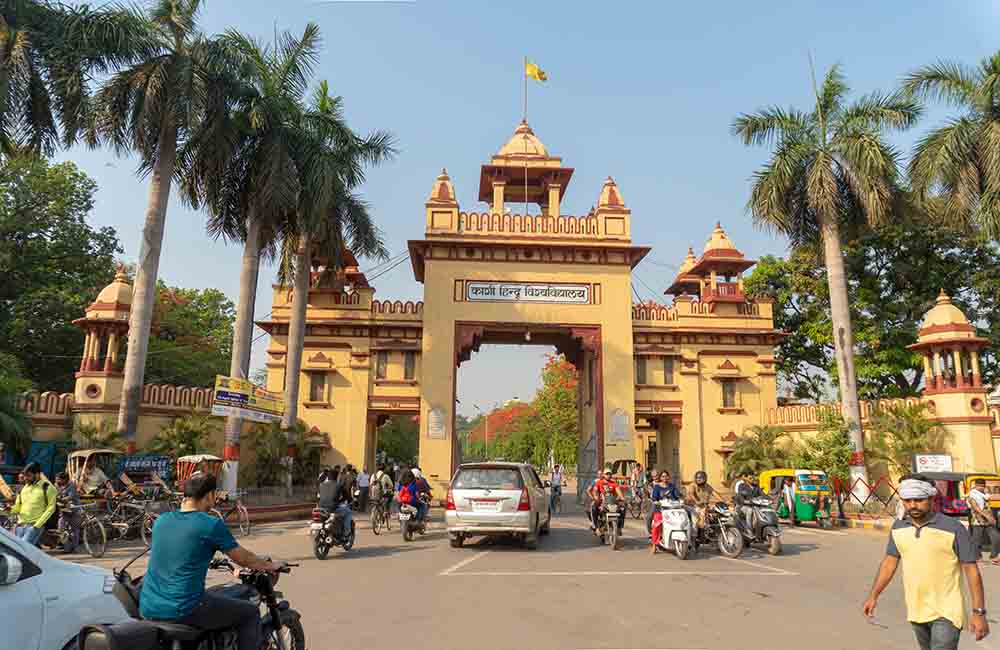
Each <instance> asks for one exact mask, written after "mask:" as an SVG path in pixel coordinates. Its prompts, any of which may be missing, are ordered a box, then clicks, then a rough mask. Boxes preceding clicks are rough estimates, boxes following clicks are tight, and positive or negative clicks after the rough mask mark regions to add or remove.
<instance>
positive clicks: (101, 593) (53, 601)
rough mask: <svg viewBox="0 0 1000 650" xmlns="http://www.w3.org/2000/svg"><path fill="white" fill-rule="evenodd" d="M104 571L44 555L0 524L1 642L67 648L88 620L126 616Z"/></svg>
mask: <svg viewBox="0 0 1000 650" xmlns="http://www.w3.org/2000/svg"><path fill="white" fill-rule="evenodd" d="M114 584H115V579H114V576H113V575H112V574H111V572H110V571H108V570H107V569H101V568H98V567H92V566H86V565H83V564H74V563H72V562H66V561H64V560H59V559H57V558H54V557H50V556H48V555H46V554H45V553H44V552H43V551H41V550H40V549H38V548H36V547H35V546H32V545H31V544H27V543H25V542H24V541H23V540H21V539H18V538H16V537H14V536H13V535H11V534H10V533H8V532H7V531H6V530H2V529H0V612H3V620H4V624H3V630H2V632H0V635H2V637H0V638H2V639H3V641H2V642H0V645H2V646H3V647H5V648H17V649H18V650H62V649H66V650H72V649H73V648H76V635H77V634H78V633H79V632H80V628H82V627H83V626H84V625H87V624H90V623H105V624H110V623H118V622H120V621H123V620H125V619H127V618H128V615H127V614H126V613H125V609H124V608H123V607H122V605H121V603H120V602H118V599H117V598H115V597H114V596H113V595H112V594H111V590H112V588H113V587H114Z"/></svg>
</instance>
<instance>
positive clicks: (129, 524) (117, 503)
mask: <svg viewBox="0 0 1000 650" xmlns="http://www.w3.org/2000/svg"><path fill="white" fill-rule="evenodd" d="M149 503H150V502H148V501H139V502H136V501H133V500H132V499H130V498H128V497H122V496H120V495H115V496H112V497H111V498H110V499H109V505H111V512H110V513H109V514H108V515H107V516H106V517H105V518H104V522H103V523H105V524H106V528H107V529H108V531H109V532H110V534H109V535H108V538H109V540H110V541H113V540H115V539H126V538H127V537H129V535H131V534H132V533H133V531H138V533H139V537H140V538H141V539H142V543H143V544H145V545H146V546H149V545H150V543H151V542H152V540H153V522H155V521H156V515H155V514H153V513H152V512H149V509H148V507H147V506H148V505H149Z"/></svg>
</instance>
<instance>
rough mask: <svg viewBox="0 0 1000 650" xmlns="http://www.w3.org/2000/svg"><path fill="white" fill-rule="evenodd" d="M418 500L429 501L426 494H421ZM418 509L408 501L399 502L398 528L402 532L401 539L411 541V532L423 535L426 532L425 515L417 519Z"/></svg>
mask: <svg viewBox="0 0 1000 650" xmlns="http://www.w3.org/2000/svg"><path fill="white" fill-rule="evenodd" d="M420 500H421V501H422V502H424V503H429V502H430V499H429V498H428V497H427V495H424V494H421V495H420ZM417 514H418V510H417V507H416V506H411V505H410V504H408V503H401V504H399V530H400V531H402V533H403V541H405V542H412V541H413V533H418V534H420V535H423V534H424V533H426V532H427V517H424V518H423V519H417Z"/></svg>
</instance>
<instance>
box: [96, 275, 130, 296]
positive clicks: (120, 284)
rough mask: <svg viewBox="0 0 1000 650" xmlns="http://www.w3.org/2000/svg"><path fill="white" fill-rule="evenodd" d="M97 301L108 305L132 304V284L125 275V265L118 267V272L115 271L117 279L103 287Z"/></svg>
mask: <svg viewBox="0 0 1000 650" xmlns="http://www.w3.org/2000/svg"><path fill="white" fill-rule="evenodd" d="M96 302H98V303H102V304H107V305H116V304H117V305H131V304H132V285H130V284H129V283H128V279H127V278H126V277H125V269H124V268H123V267H121V266H119V267H118V272H117V273H115V279H114V280H113V281H112V282H111V284H109V285H108V286H106V287H104V288H103V289H101V293H99V294H97V301H96Z"/></svg>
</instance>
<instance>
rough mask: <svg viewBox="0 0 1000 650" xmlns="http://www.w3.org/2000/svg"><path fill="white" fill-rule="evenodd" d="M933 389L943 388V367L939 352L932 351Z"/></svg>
mask: <svg viewBox="0 0 1000 650" xmlns="http://www.w3.org/2000/svg"><path fill="white" fill-rule="evenodd" d="M934 369H935V371H936V372H935V373H934V388H935V389H938V390H940V389H942V388H944V365H943V360H942V359H941V352H939V351H938V350H934Z"/></svg>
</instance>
